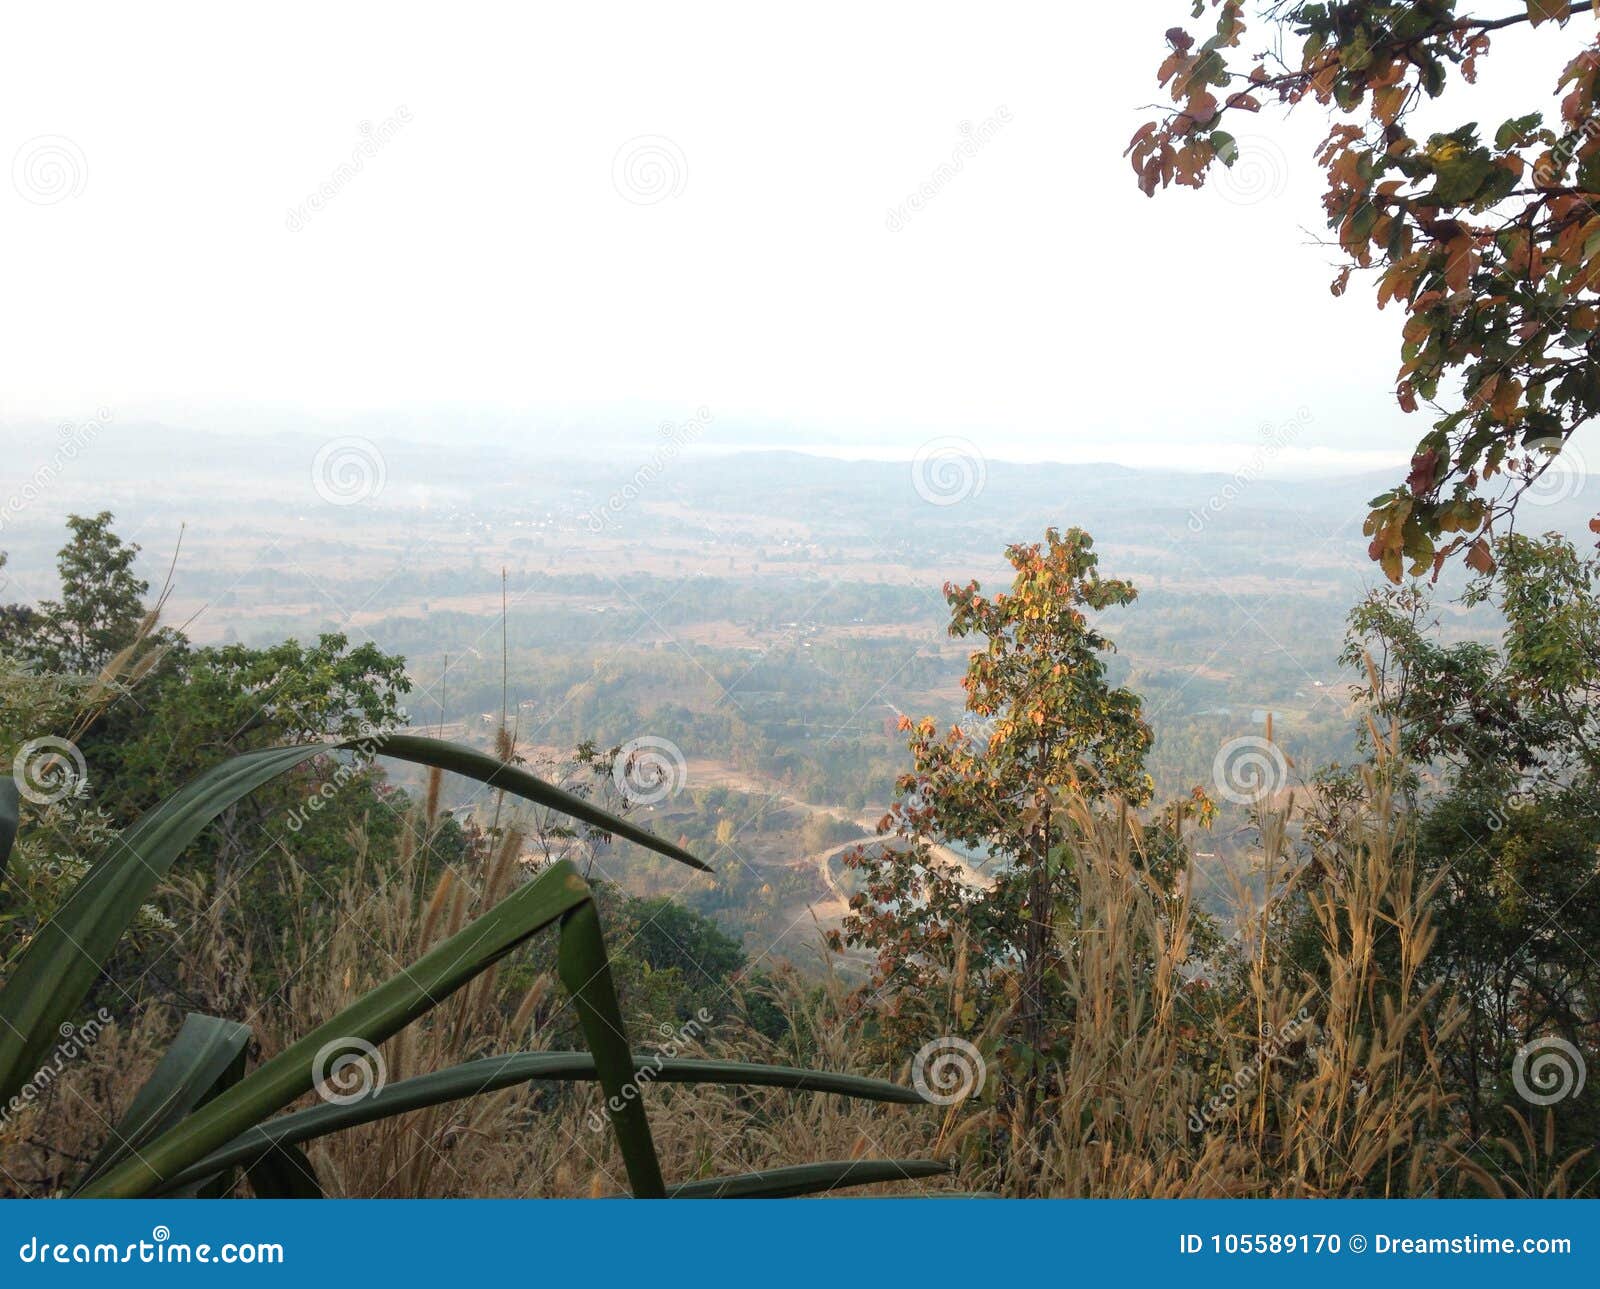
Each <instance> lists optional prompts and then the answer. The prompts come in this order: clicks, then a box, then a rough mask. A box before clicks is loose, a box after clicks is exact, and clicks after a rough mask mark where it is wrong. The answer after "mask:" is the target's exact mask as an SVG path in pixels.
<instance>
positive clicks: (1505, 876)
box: [1345, 534, 1600, 1153]
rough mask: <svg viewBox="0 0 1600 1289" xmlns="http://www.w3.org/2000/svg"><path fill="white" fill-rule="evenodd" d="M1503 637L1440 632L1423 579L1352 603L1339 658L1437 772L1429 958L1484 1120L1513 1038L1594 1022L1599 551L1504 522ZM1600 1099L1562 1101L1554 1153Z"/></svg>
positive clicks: (1572, 1032)
mask: <svg viewBox="0 0 1600 1289" xmlns="http://www.w3.org/2000/svg"><path fill="white" fill-rule="evenodd" d="M1494 555H1495V558H1496V561H1497V563H1498V573H1497V574H1496V576H1494V577H1493V578H1490V577H1487V576H1484V577H1481V578H1479V579H1478V580H1477V581H1476V582H1474V583H1473V584H1472V585H1471V586H1469V587H1468V589H1467V592H1466V594H1465V596H1464V597H1463V598H1464V599H1465V600H1466V601H1467V602H1468V603H1471V604H1478V603H1482V602H1484V601H1492V602H1493V604H1494V607H1495V608H1496V609H1497V610H1498V612H1499V615H1500V617H1501V619H1502V621H1503V623H1504V627H1503V629H1502V631H1501V634H1500V638H1499V640H1498V641H1497V642H1481V641H1475V640H1469V641H1461V642H1458V643H1455V644H1445V643H1442V642H1441V641H1440V640H1439V638H1438V634H1439V621H1438V618H1437V616H1436V615H1435V612H1434V608H1433V603H1432V600H1431V597H1430V596H1429V594H1428V593H1427V592H1426V590H1424V589H1423V588H1420V587H1416V586H1411V587H1405V588H1398V589H1393V588H1391V589H1384V590H1381V591H1378V592H1374V593H1373V594H1372V595H1371V596H1369V597H1368V599H1367V600H1366V601H1364V602H1363V603H1362V604H1360V605H1358V606H1357V607H1356V609H1355V610H1354V611H1352V613H1351V626H1352V633H1351V640H1350V644H1349V646H1348V647H1347V649H1346V651H1345V660H1346V662H1347V663H1350V664H1352V665H1356V666H1359V667H1360V668H1361V670H1362V671H1363V672H1367V663H1366V659H1367V658H1370V659H1371V660H1372V666H1371V671H1370V673H1368V674H1369V676H1370V679H1369V681H1368V685H1367V692H1366V697H1367V699H1368V701H1369V702H1370V703H1371V704H1372V706H1373V708H1374V710H1375V713H1376V714H1377V715H1378V716H1379V717H1380V718H1382V719H1384V720H1391V719H1392V720H1393V721H1395V722H1397V723H1398V725H1399V729H1400V734H1401V747H1402V751H1403V753H1404V755H1405V756H1406V757H1408V758H1410V759H1412V760H1414V761H1415V762H1416V763H1418V764H1419V765H1420V766H1421V767H1422V768H1423V769H1424V770H1428V771H1432V772H1433V774H1434V776H1435V782H1434V784H1433V787H1432V790H1431V791H1430V792H1428V793H1426V794H1423V793H1420V792H1418V793H1417V794H1416V795H1417V797H1418V798H1419V799H1418V800H1417V803H1416V807H1415V809H1416V814H1417V828H1416V854H1417V863H1418V868H1419V875H1420V876H1421V877H1422V878H1423V880H1425V881H1428V882H1432V883H1436V884H1437V887H1436V891H1435V894H1434V896H1433V901H1432V916H1433V923H1434V930H1435V934H1436V939H1435V942H1434V945H1433V948H1432V950H1431V951H1430V953H1429V955H1428V958H1427V962H1426V971H1427V973H1428V976H1429V978H1430V979H1433V980H1436V981H1438V982H1440V984H1441V986H1442V988H1441V990H1440V994H1439V997H1440V998H1441V999H1442V998H1455V999H1459V1000H1460V1002H1461V1004H1462V1006H1464V1008H1465V1009H1466V1023H1465V1024H1464V1025H1463V1026H1462V1028H1461V1030H1460V1035H1461V1037H1460V1040H1459V1041H1458V1042H1455V1043H1452V1044H1449V1045H1448V1046H1447V1048H1446V1050H1444V1051H1443V1052H1442V1054H1441V1058H1442V1060H1443V1061H1444V1062H1445V1064H1446V1066H1447V1067H1448V1069H1449V1072H1450V1076H1451V1084H1452V1087H1453V1089H1454V1090H1455V1091H1456V1092H1457V1094H1458V1096H1459V1098H1460V1104H1461V1106H1462V1108H1463V1112H1464V1113H1465V1115H1466V1117H1467V1121H1468V1126H1469V1127H1470V1129H1471V1131H1472V1133H1473V1135H1474V1137H1477V1136H1478V1135H1479V1134H1481V1133H1483V1132H1485V1131H1486V1130H1487V1129H1488V1128H1490V1127H1491V1126H1494V1125H1495V1124H1496V1123H1497V1122H1498V1119H1497V1115H1496V1114H1492V1113H1491V1112H1497V1111H1498V1108H1499V1106H1501V1105H1502V1104H1510V1105H1512V1106H1517V1105H1519V1104H1521V1103H1520V1102H1518V1101H1516V1100H1514V1099H1512V1089H1511V1086H1510V1071H1512V1069H1513V1067H1514V1060H1515V1056H1516V1053H1517V1051H1518V1050H1519V1049H1520V1048H1522V1047H1523V1045H1524V1044H1527V1043H1528V1042H1529V1041H1530V1040H1532V1039H1534V1038H1537V1037H1540V1036H1543V1035H1548V1034H1551V1033H1554V1034H1556V1035H1559V1036H1560V1037H1562V1038H1563V1039H1564V1040H1565V1041H1567V1042H1568V1043H1571V1044H1573V1045H1574V1046H1575V1047H1577V1048H1579V1049H1583V1048H1585V1047H1589V1048H1591V1049H1592V1045H1593V1042H1594V1037H1593V1036H1594V1034H1595V1032H1596V1029H1597V1027H1600V1013H1597V1011H1596V1008H1595V998H1596V996H1597V992H1600V970H1597V968H1596V964H1595V961H1594V958H1593V956H1592V953H1591V946H1592V944H1593V941H1594V939H1595V936H1596V933H1597V932H1600V882H1597V881H1596V879H1597V878H1600V854H1597V851H1596V847H1595V838H1596V837H1597V836H1600V597H1597V595H1596V588H1597V586H1600V559H1597V558H1595V557H1593V556H1590V557H1587V558H1586V557H1582V556H1580V555H1579V554H1578V553H1577V551H1575V550H1574V548H1573V546H1572V545H1571V543H1570V542H1568V541H1566V540H1565V539H1564V538H1562V537H1560V536H1558V535H1555V534H1550V535H1547V536H1545V537H1542V538H1534V537H1527V536H1520V535H1511V536H1508V537H1504V538H1501V539H1499V540H1498V541H1497V542H1496V544H1495V549H1494ZM1597 1115H1600V1099H1597V1098H1596V1097H1595V1095H1594V1094H1593V1093H1590V1094H1589V1095H1588V1097H1587V1098H1586V1099H1585V1100H1583V1101H1582V1102H1581V1103H1579V1104H1574V1105H1572V1106H1568V1107H1564V1108H1563V1110H1562V1113H1561V1115H1560V1116H1558V1120H1557V1121H1556V1124H1555V1129H1556V1130H1557V1131H1558V1135H1559V1137H1560V1140H1561V1143H1562V1145H1561V1149H1560V1151H1558V1153H1565V1152H1566V1151H1568V1150H1572V1149H1577V1148H1578V1147H1579V1146H1581V1145H1582V1144H1584V1143H1585V1142H1592V1141H1593V1138H1594V1127H1595V1123H1596V1116H1597Z"/></svg>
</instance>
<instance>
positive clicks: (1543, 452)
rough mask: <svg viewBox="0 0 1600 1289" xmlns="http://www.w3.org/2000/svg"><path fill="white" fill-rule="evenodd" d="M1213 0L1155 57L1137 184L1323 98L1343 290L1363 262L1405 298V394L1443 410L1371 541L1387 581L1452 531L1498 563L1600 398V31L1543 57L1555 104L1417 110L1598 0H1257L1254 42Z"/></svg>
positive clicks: (1225, 147) (1372, 524) (1383, 288)
mask: <svg viewBox="0 0 1600 1289" xmlns="http://www.w3.org/2000/svg"><path fill="white" fill-rule="evenodd" d="M1210 7H1211V8H1212V9H1214V10H1215V11H1216V27H1215V31H1214V32H1213V33H1212V34H1211V35H1210V36H1209V37H1207V38H1206V39H1204V40H1203V41H1201V42H1200V43H1198V44H1197V43H1196V38H1195V37H1194V36H1193V35H1191V34H1190V33H1188V32H1187V31H1185V30H1184V29H1183V28H1181V27H1174V28H1172V29H1171V30H1169V31H1168V32H1167V43H1168V45H1169V47H1170V49H1169V52H1168V55H1167V58H1166V60H1165V61H1164V62H1163V63H1162V64H1161V67H1160V69H1159V71H1158V73H1157V75H1158V79H1159V82H1160V84H1161V85H1163V86H1164V87H1165V88H1166V89H1167V91H1168V93H1169V94H1170V96H1171V99H1172V102H1173V105H1174V106H1173V108H1172V109H1171V110H1169V111H1168V112H1167V113H1166V114H1165V115H1164V116H1163V117H1162V118H1161V119H1160V120H1157V121H1150V122H1147V123H1146V124H1145V125H1144V126H1142V127H1141V128H1140V129H1139V131H1138V132H1137V133H1136V134H1135V135H1134V136H1133V139H1132V141H1131V143H1130V144H1129V147H1128V152H1129V154H1130V156H1131V158H1132V161H1133V168H1134V170H1135V172H1136V173H1137V175H1138V177H1139V184H1140V186H1141V187H1142V188H1143V190H1144V191H1145V192H1146V193H1147V194H1152V195H1153V194H1154V192H1155V190H1156V188H1157V187H1166V186H1167V185H1169V184H1174V183H1176V184H1179V185H1183V186H1187V187H1193V188H1198V187H1200V186H1202V185H1203V184H1204V183H1205V179H1206V175H1207V173H1208V171H1209V170H1210V168H1211V167H1212V166H1213V165H1214V164H1216V163H1218V162H1221V163H1222V164H1223V165H1231V164H1233V162H1234V161H1235V160H1236V159H1237V157H1238V155H1239V145H1238V143H1237V141H1236V140H1235V138H1234V136H1233V135H1232V134H1231V133H1230V132H1229V129H1226V128H1224V126H1229V127H1232V126H1233V123H1234V121H1235V120H1236V119H1237V118H1238V117H1239V115H1240V114H1241V113H1255V112H1258V111H1260V110H1261V108H1262V106H1263V104H1264V102H1265V100H1267V99H1268V98H1270V97H1275V98H1276V99H1277V100H1278V101H1279V103H1280V104H1283V105H1285V106H1293V105H1295V104H1299V103H1303V102H1305V101H1307V100H1311V101H1314V102H1316V103H1317V104H1319V105H1321V106H1322V107H1325V108H1327V109H1328V111H1329V114H1330V117H1331V118H1332V119H1333V124H1332V127H1331V129H1330V131H1329V133H1328V136H1327V139H1326V140H1325V142H1324V143H1323V144H1322V146H1321V148H1320V149H1319V151H1318V152H1317V154H1316V159H1317V162H1318V164H1319V165H1320V166H1321V167H1322V169H1323V171H1324V172H1325V174H1326V176H1327V192H1326V195H1325V197H1324V199H1323V207H1324V211H1325V214H1326V218H1327V225H1328V227H1329V229H1331V230H1332V231H1333V232H1334V234H1335V236H1336V240H1337V245H1338V249H1339V252H1340V253H1341V255H1342V257H1343V261H1344V262H1343V265H1342V267H1341V268H1340V269H1339V271H1338V273H1337V275H1336V276H1335V278H1334V281H1333V291H1334V294H1335V295H1340V294H1343V292H1344V290H1345V288H1346V285H1347V284H1348V282H1349V280H1350V276H1351V273H1352V272H1353V271H1354V270H1364V271H1366V270H1370V271H1371V272H1372V273H1373V274H1374V275H1375V278H1376V296H1377V303H1378V307H1379V308H1380V309H1381V308H1383V307H1384V306H1385V305H1386V304H1389V303H1391V302H1393V303H1395V304H1397V305H1398V306H1399V307H1400V308H1401V309H1402V310H1403V311H1404V312H1405V314H1406V321H1405V326H1404V330H1403V338H1402V344H1401V353H1400V367H1399V371H1398V373H1397V374H1396V378H1395V396H1396V398H1397V399H1398V400H1399V404H1400V406H1401V407H1402V408H1403V409H1404V410H1405V411H1407V412H1414V411H1416V410H1417V408H1418V407H1419V405H1420V404H1422V403H1424V402H1426V403H1428V404H1429V405H1430V406H1431V408H1432V410H1433V411H1434V413H1435V420H1434V422H1433V426H1432V428H1431V429H1430V430H1429V431H1428V432H1427V433H1426V434H1424V435H1423V436H1422V438H1421V440H1420V442H1419V443H1418V444H1417V448H1416V452H1415V454H1414V456H1413V457H1412V460H1411V468H1410V471H1409V473H1408V474H1407V475H1406V478H1405V480H1404V481H1403V482H1401V483H1399V484H1398V485H1397V486H1396V487H1394V488H1393V489H1391V490H1389V491H1388V492H1385V493H1383V494H1382V495H1381V496H1379V497H1378V498H1376V499H1375V500H1374V501H1373V503H1372V511H1371V513H1370V514H1369V516H1368V518H1367V524H1366V531H1367V535H1368V536H1369V537H1370V538H1371V539H1372V541H1371V546H1370V554H1371V556H1372V558H1373V559H1374V560H1376V561H1377V562H1378V563H1379V564H1380V565H1381V567H1382V568H1383V571H1384V572H1385V574H1387V576H1388V577H1389V579H1390V580H1391V581H1393V582H1398V581H1399V580H1400V577H1401V573H1402V570H1403V569H1404V568H1405V567H1406V566H1407V562H1408V561H1409V569H1410V571H1411V573H1412V574H1413V575H1416V574H1419V573H1423V572H1426V571H1428V570H1430V569H1431V570H1433V571H1434V572H1435V573H1436V572H1437V571H1438V569H1439V568H1440V567H1441V566H1442V565H1443V563H1444V561H1445V560H1446V559H1447V558H1449V557H1450V556H1451V555H1452V554H1454V553H1455V552H1457V551H1461V550H1465V552H1466V555H1465V558H1466V561H1467V563H1468V564H1469V565H1470V566H1471V567H1473V568H1474V569H1477V570H1479V571H1488V570H1490V569H1491V568H1492V567H1493V555H1492V549H1491V547H1492V538H1493V535H1494V529H1495V525H1496V523H1497V522H1498V521H1501V520H1505V519H1506V518H1507V517H1508V516H1509V515H1510V513H1511V511H1512V509H1513V508H1514V506H1515V504H1516V499H1517V498H1518V497H1519V496H1520V495H1521V494H1522V492H1523V491H1524V490H1525V489H1526V488H1527V487H1528V486H1529V484H1530V483H1531V482H1532V481H1533V480H1534V479H1536V478H1537V477H1538V476H1539V475H1540V474H1542V473H1543V472H1544V471H1545V470H1548V469H1551V468H1552V467H1553V466H1554V465H1555V463H1556V462H1557V456H1558V454H1559V452H1560V451H1561V449H1562V447H1563V446H1564V445H1565V444H1566V442H1567V441H1568V440H1569V439H1570V438H1571V436H1572V435H1573V433H1574V432H1575V431H1576V430H1577V429H1578V428H1579V427H1580V426H1582V425H1583V424H1584V423H1585V422H1587V421H1588V420H1589V419H1590V418H1591V417H1593V416H1594V415H1595V413H1596V411H1597V410H1600V364H1597V363H1596V362H1595V361H1594V360H1595V358H1596V352H1597V351H1596V346H1597V344H1600V129H1597V128H1596V126H1595V118H1594V107H1595V99H1596V95H1597V92H1600V79H1597V78H1600V46H1591V47H1590V48H1587V49H1585V50H1583V51H1582V52H1581V53H1579V54H1578V55H1577V56H1576V57H1575V58H1573V59H1572V60H1571V61H1570V62H1567V63H1566V64H1565V66H1564V67H1562V66H1560V65H1558V64H1552V66H1551V79H1550V82H1549V85H1550V88H1551V89H1552V90H1554V91H1555V92H1557V93H1562V94H1564V97H1563V98H1562V99H1561V105H1560V114H1559V119H1558V120H1556V121H1554V122H1550V123H1547V122H1546V121H1545V118H1544V115H1543V113H1541V112H1539V111H1537V110H1535V111H1530V112H1528V113H1527V114H1525V115H1523V116H1518V117H1515V118H1513V119H1511V120H1508V121H1506V122H1504V123H1503V124H1501V125H1500V126H1499V127H1498V128H1497V129H1495V131H1494V132H1493V134H1492V136H1487V137H1480V136H1479V130H1478V126H1477V124H1476V123H1471V122H1469V123H1465V124H1462V125H1460V126H1458V127H1456V128H1455V129H1453V130H1450V131H1447V132H1441V133H1432V134H1429V135H1428V136H1427V137H1426V138H1419V137H1417V136H1416V135H1414V134H1413V133H1412V117H1413V114H1414V113H1415V112H1416V110H1417V109H1418V107H1419V106H1420V105H1421V104H1422V103H1423V102H1424V101H1425V100H1427V99H1437V98H1439V97H1441V96H1442V95H1444V94H1445V93H1446V90H1447V88H1448V86H1449V84H1450V82H1451V78H1452V76H1456V77H1459V78H1460V79H1461V80H1462V81H1464V82H1466V83H1468V84H1470V83H1472V82H1473V81H1474V79H1475V78H1476V75H1477V69H1478V66H1479V64H1480V62H1481V61H1482V59H1483V58H1484V56H1485V55H1486V54H1487V53H1488V52H1489V50H1490V44H1491V39H1492V38H1494V37H1497V36H1498V34H1499V33H1500V32H1502V31H1505V30H1506V29H1508V28H1513V27H1518V26H1521V25H1524V24H1526V25H1528V26H1531V27H1543V26H1547V25H1549V26H1565V25H1567V23H1568V22H1569V21H1571V20H1576V21H1578V22H1583V23H1587V22H1591V21H1593V16H1592V15H1593V9H1592V6H1591V5H1590V4H1588V3H1577V4H1568V3H1562V2H1560V0H1524V3H1522V4H1520V5H1519V6H1518V7H1517V11H1516V12H1513V13H1509V14H1504V15H1499V16H1493V17H1476V16H1470V15H1467V14H1462V13H1458V12H1457V10H1458V4H1457V3H1456V0H1404V2H1399V0H1347V2H1346V3H1340V4H1333V3H1288V2H1286V0H1278V2H1276V3H1270V4H1267V5H1266V6H1265V16H1266V21H1267V23H1268V26H1269V29H1270V33H1271V35H1272V37H1273V40H1274V42H1275V44H1276V49H1275V51H1274V52H1271V53H1266V54H1261V55H1258V56H1256V57H1254V58H1250V59H1245V60H1243V63H1241V62H1240V61H1239V59H1240V57H1241V56H1240V55H1239V54H1238V53H1237V51H1238V50H1239V49H1240V48H1241V46H1242V45H1243V42H1244V40H1245V33H1246V25H1245V20H1244V16H1243V11H1244V4H1243V0H1210ZM1204 9H1205V6H1204V4H1203V3H1202V0H1196V3H1195V5H1194V16H1195V17H1200V16H1201V15H1202V13H1203V12H1204ZM1261 43H1263V44H1264V43H1267V42H1266V41H1264V40H1263V41H1262V42H1261ZM1245 63H1248V64H1252V65H1251V66H1249V69H1248V70H1242V67H1243V66H1244V64H1245ZM1441 385H1444V386H1445V389H1446V392H1445V393H1444V394H1441V393H1440V388H1441ZM1458 389H1459V393H1456V392H1455V391H1456V390H1458ZM1496 478H1500V479H1501V482H1502V483H1503V484H1504V485H1505V486H1504V487H1502V488H1501V489H1500V490H1499V491H1498V493H1493V492H1491V489H1490V488H1489V487H1488V486H1487V485H1488V484H1489V481H1490V480H1493V479H1496ZM1594 524H1595V525H1600V519H1597V520H1595V521H1594Z"/></svg>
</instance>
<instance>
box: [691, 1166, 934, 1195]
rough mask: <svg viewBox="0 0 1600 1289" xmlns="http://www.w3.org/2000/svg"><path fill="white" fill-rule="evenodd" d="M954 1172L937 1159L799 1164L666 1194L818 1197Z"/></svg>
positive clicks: (702, 1183)
mask: <svg viewBox="0 0 1600 1289" xmlns="http://www.w3.org/2000/svg"><path fill="white" fill-rule="evenodd" d="M950 1171H951V1168H950V1165H949V1164H942V1163H940V1162H939V1161H938V1160H936V1159H851V1160H845V1161H843V1162H840V1163H829V1164H796V1165H794V1166H793V1167H789V1168H769V1169H766V1170H765V1171H763V1172H759V1173H740V1174H739V1175H738V1176H736V1177H714V1178H712V1179H711V1180H709V1181H703V1182H685V1183H683V1185H681V1186H674V1187H673V1188H672V1189H671V1190H670V1191H668V1192H667V1195H668V1198H670V1199H787V1198H789V1197H791V1196H794V1195H818V1194H821V1193H823V1192H824V1191H836V1190H841V1189H843V1188H844V1187H847V1186H870V1185H872V1184H873V1183H874V1182H909V1181H915V1180H916V1179H918V1178H920V1177H940V1176H943V1175H944V1174H946V1173H949V1172H950Z"/></svg>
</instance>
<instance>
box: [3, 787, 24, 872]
mask: <svg viewBox="0 0 1600 1289" xmlns="http://www.w3.org/2000/svg"><path fill="white" fill-rule="evenodd" d="M20 803H21V798H20V797H19V795H18V793H17V784H16V781H15V780H14V779H11V778H4V779H0V878H3V877H5V875H6V864H7V863H8V862H9V861H10V859H11V846H12V843H13V842H15V841H16V840H17V815H18V811H19V809H20Z"/></svg>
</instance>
